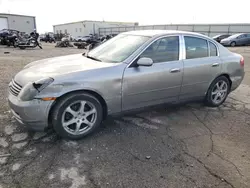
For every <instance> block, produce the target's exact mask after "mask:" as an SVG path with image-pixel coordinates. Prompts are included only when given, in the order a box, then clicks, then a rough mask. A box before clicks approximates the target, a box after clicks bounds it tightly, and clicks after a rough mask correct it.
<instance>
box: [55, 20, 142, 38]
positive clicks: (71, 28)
mask: <svg viewBox="0 0 250 188" xmlns="http://www.w3.org/2000/svg"><path fill="white" fill-rule="evenodd" d="M137 25H138V23H133V22H109V21H90V20H85V21H80V22H72V23H66V24H59V25H54V26H53V28H54V33H55V34H60V33H62V34H70V35H71V36H73V37H78V36H86V35H89V34H98V32H99V28H103V27H128V26H137Z"/></svg>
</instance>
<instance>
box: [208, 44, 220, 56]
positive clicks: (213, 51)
mask: <svg viewBox="0 0 250 188" xmlns="http://www.w3.org/2000/svg"><path fill="white" fill-rule="evenodd" d="M209 48H210V56H217V55H218V52H217V48H216V46H215V45H214V44H213V43H212V42H209Z"/></svg>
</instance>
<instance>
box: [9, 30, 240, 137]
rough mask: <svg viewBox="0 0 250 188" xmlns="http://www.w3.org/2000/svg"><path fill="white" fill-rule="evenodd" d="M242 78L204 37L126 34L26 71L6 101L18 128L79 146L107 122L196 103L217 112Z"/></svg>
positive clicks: (230, 56) (236, 59) (231, 59)
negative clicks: (129, 114)
mask: <svg viewBox="0 0 250 188" xmlns="http://www.w3.org/2000/svg"><path fill="white" fill-rule="evenodd" d="M243 77H244V59H243V57H242V56H241V55H239V54H235V53H232V52H230V51H229V50H227V49H226V48H224V47H223V46H222V45H220V44H219V43H217V42H215V41H214V40H212V39H210V38H208V37H206V36H204V35H201V34H197V33H191V32H181V31H160V30H145V31H132V32H126V33H122V34H119V35H118V36H116V37H114V38H112V39H110V40H109V41H107V42H105V43H103V44H102V45H100V46H98V47H96V48H95V49H93V50H91V51H90V52H86V53H85V54H84V55H82V54H77V55H69V56H63V57H57V58H50V59H44V60H40V61H36V62H32V63H30V64H28V65H27V66H25V67H24V69H23V70H21V71H20V72H19V73H17V75H16V76H15V77H14V78H13V80H12V81H11V82H10V84H9V97H8V100H9V105H10V108H11V111H12V113H13V114H14V116H15V117H16V119H17V120H18V121H19V122H20V123H21V124H25V125H27V126H29V127H30V128H32V129H35V130H45V129H46V128H54V129H55V131H56V132H57V133H58V134H59V135H60V136H62V137H64V138H69V139H79V138H82V137H84V136H86V135H88V134H90V133H92V132H93V131H94V130H96V129H97V128H98V127H99V126H100V125H101V122H102V120H103V119H104V118H105V117H106V116H107V115H112V114H116V113H121V112H125V111H130V110H134V109H140V108H145V107H149V106H153V105H159V104H165V103H179V102H183V101H191V100H197V99H201V100H202V101H204V102H205V103H206V105H208V106H211V107H217V106H219V105H221V104H222V103H223V102H224V101H225V100H226V98H227V96H228V94H229V93H230V92H231V91H233V90H235V89H236V88H237V87H238V86H239V85H240V83H241V81H242V79H243Z"/></svg>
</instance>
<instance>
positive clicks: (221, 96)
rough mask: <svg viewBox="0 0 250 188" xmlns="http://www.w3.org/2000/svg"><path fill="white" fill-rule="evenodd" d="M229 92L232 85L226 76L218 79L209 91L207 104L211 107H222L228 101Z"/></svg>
mask: <svg viewBox="0 0 250 188" xmlns="http://www.w3.org/2000/svg"><path fill="white" fill-rule="evenodd" d="M229 90H230V83H229V80H228V79H227V78H226V77H225V76H220V77H218V78H216V79H215V80H214V81H213V82H212V84H211V85H210V87H209V89H208V91H207V95H206V104H207V105H208V106H211V107H217V106H220V105H221V104H222V103H223V102H224V101H225V100H226V98H227V96H228V93H229Z"/></svg>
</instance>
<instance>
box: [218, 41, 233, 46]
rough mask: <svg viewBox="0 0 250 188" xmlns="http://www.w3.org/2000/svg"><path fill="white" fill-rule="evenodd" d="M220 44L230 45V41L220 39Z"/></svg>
mask: <svg viewBox="0 0 250 188" xmlns="http://www.w3.org/2000/svg"><path fill="white" fill-rule="evenodd" d="M220 44H221V45H223V46H230V44H231V41H220Z"/></svg>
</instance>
